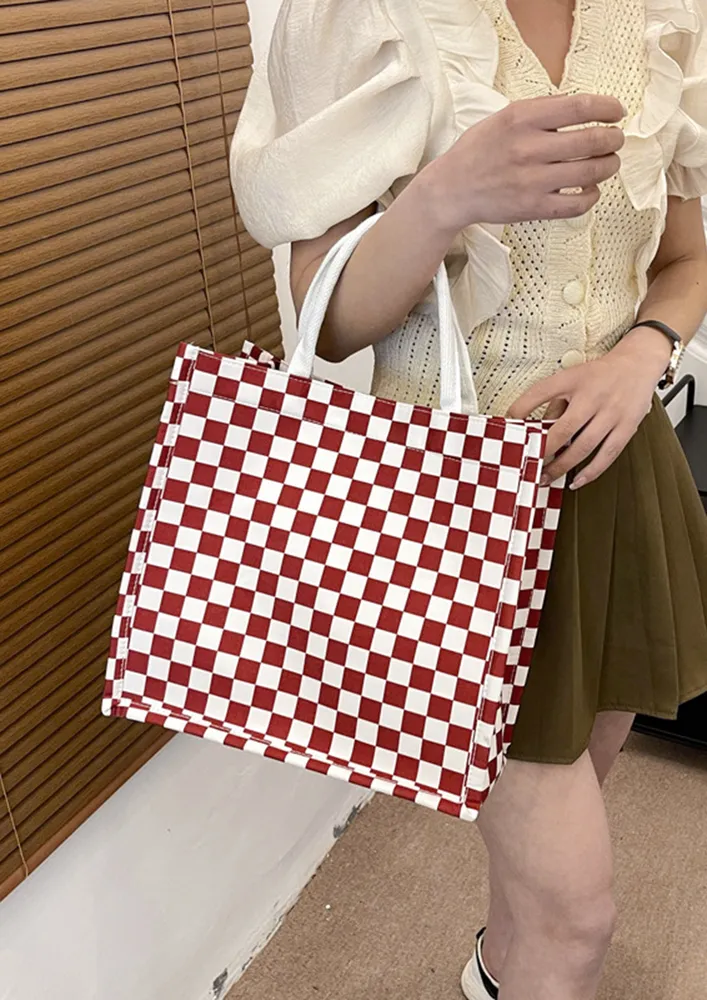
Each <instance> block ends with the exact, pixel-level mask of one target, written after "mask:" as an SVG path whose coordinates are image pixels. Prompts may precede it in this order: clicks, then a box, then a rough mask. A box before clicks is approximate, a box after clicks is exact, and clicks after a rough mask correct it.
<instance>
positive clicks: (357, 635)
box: [351, 624, 375, 649]
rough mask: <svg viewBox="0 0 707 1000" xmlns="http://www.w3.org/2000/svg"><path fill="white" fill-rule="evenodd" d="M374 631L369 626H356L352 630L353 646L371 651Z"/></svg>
mask: <svg viewBox="0 0 707 1000" xmlns="http://www.w3.org/2000/svg"><path fill="white" fill-rule="evenodd" d="M374 634H375V633H374V631H373V629H372V628H369V627H368V625H361V624H356V625H354V627H353V629H352V630H351V645H352V646H357V647H358V648H359V649H370V648H371V644H372V642H373V636H374Z"/></svg>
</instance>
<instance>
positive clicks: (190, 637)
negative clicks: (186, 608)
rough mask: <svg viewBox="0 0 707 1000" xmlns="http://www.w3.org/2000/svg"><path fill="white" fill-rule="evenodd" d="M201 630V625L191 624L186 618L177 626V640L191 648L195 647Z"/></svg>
mask: <svg viewBox="0 0 707 1000" xmlns="http://www.w3.org/2000/svg"><path fill="white" fill-rule="evenodd" d="M199 628H200V625H199V623H198V622H190V621H187V620H186V618H182V619H181V620H180V622H179V624H178V625H177V639H178V640H179V641H180V642H186V643H187V644H188V645H190V646H195V645H196V642H197V639H198V638H199Z"/></svg>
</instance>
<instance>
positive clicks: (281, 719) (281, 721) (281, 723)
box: [268, 715, 292, 740]
mask: <svg viewBox="0 0 707 1000" xmlns="http://www.w3.org/2000/svg"><path fill="white" fill-rule="evenodd" d="M291 729H292V720H291V719H287V718H285V716H284V715H272V716H271V717H270V722H269V723H268V736H272V737H273V738H274V739H276V740H286V739H287V737H288V736H289V735H290V730H291Z"/></svg>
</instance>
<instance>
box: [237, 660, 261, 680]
mask: <svg viewBox="0 0 707 1000" xmlns="http://www.w3.org/2000/svg"><path fill="white" fill-rule="evenodd" d="M259 673H260V664H259V663H256V662H255V660H247V659H246V658H245V657H242V658H241V659H240V660H239V661H238V665H237V666H236V673H235V677H236V680H239V681H243V683H244V684H256V683H257V681H258V675H259Z"/></svg>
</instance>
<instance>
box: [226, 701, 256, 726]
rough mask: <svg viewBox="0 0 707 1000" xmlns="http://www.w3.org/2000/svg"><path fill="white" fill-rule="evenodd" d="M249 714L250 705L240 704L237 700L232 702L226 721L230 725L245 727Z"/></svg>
mask: <svg viewBox="0 0 707 1000" xmlns="http://www.w3.org/2000/svg"><path fill="white" fill-rule="evenodd" d="M249 714H250V706H249V705H238V704H236V703H235V702H231V704H230V705H229V706H228V711H227V712H226V722H227V723H228V724H229V725H230V726H238V727H239V728H240V729H243V728H244V727H245V726H246V725H247V724H248V715H249Z"/></svg>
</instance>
